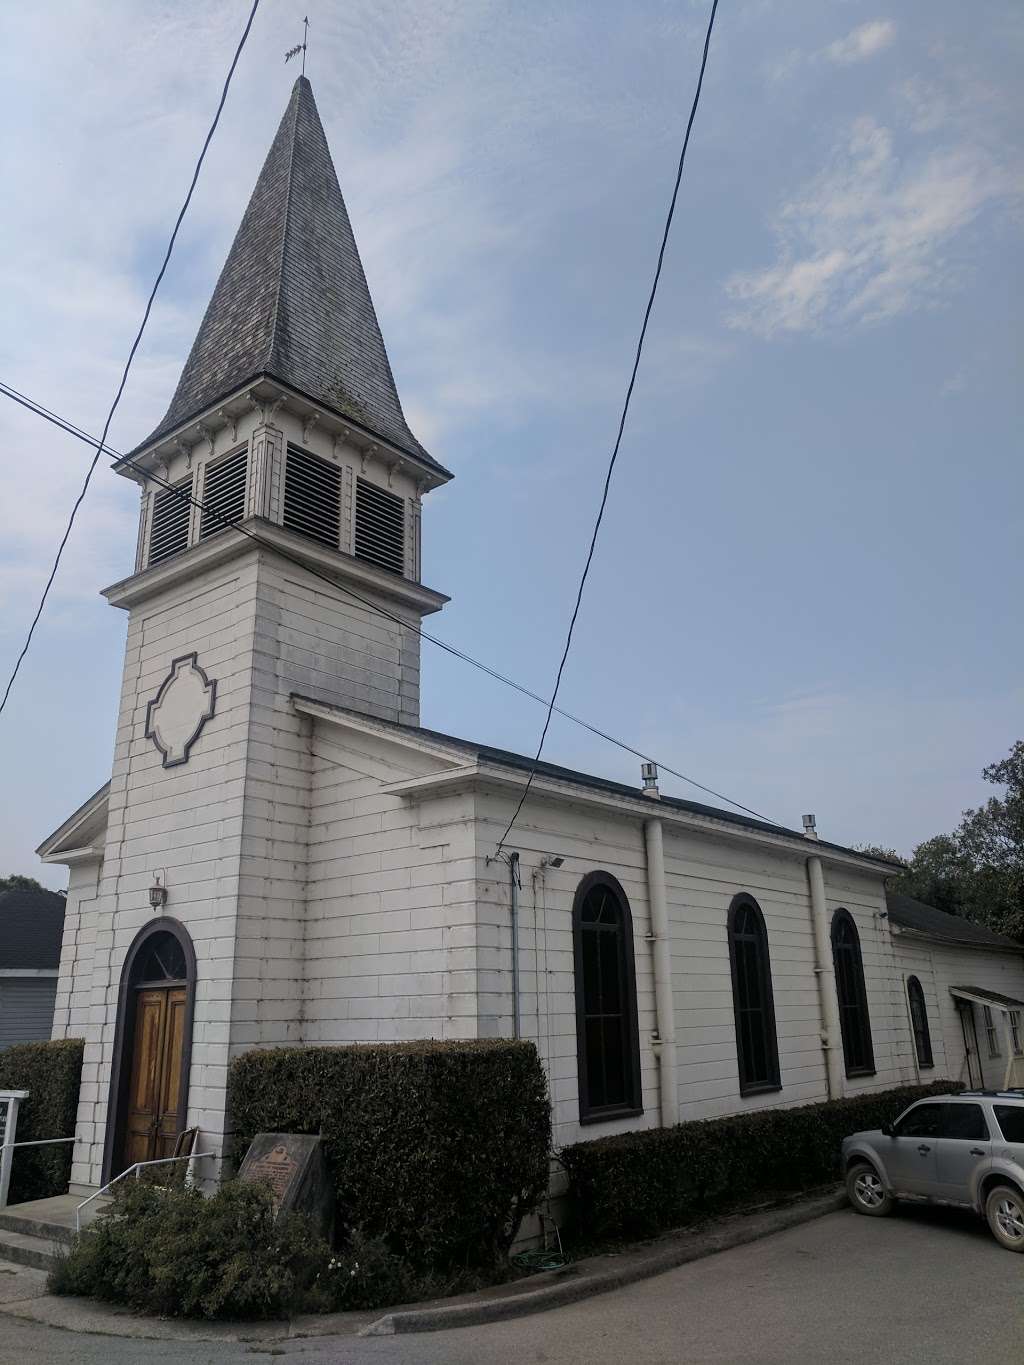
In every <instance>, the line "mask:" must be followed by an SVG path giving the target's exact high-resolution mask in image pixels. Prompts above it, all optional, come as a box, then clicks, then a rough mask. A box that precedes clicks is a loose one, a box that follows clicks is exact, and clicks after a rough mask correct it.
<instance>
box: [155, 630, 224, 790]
mask: <svg viewBox="0 0 1024 1365" xmlns="http://www.w3.org/2000/svg"><path fill="white" fill-rule="evenodd" d="M216 704H217V682H216V680H215V679H213V678H208V677H207V676H206V673H205V672H204V671H203V669H201V668H200V667H199V663H198V661H197V656H196V655H195V654H194V653H192V654H183V655H182V656H181V657H180V658H178V659H174V660H173V661H172V662H171V671H170V672H169V673H168V675H167V677H166V678H165V679H164V680H163V682H162V683H161V684H160V690H159V691H158V692H157V694H156V696H155V697H154V698H153V699H152V701H151V702H150V703H149V705H148V706H147V707H146V738H147V739H151V740H152V741H153V743H154V745H155V746H156V748H157V749H158V750H159V752H160V754H161V756H162V758H163V766H164V767H165V768H175V767H177V766H178V765H179V764H181V763H187V762H188V757H189V753H190V751H191V749H192V745H193V744H195V742H196V740H197V739H198V738H199V736H200V735H201V734H202V731H203V726H204V725H205V724H206V722H207V721H208V720H209V719H210V718H211V717H212V716H213V714H214V711H215V709H216Z"/></svg>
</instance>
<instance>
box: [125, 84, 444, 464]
mask: <svg viewBox="0 0 1024 1365" xmlns="http://www.w3.org/2000/svg"><path fill="white" fill-rule="evenodd" d="M260 375H266V376H268V377H270V378H271V379H276V380H277V381H278V382H279V383H281V384H286V385H287V386H288V387H289V388H293V389H297V390H298V391H299V392H300V393H301V394H304V395H306V396H307V397H309V398H311V399H313V400H314V401H315V402H317V403H320V404H322V405H323V406H324V407H327V408H330V409H333V410H334V411H335V412H338V413H340V414H341V415H342V416H344V417H349V418H351V419H353V420H354V421H355V422H357V423H358V424H359V425H360V426H362V427H365V428H367V429H368V430H369V431H371V432H372V433H373V434H375V435H377V436H382V437H383V438H384V439H385V440H386V441H390V442H392V443H393V444H394V445H396V446H399V447H401V448H402V449H403V450H406V451H408V452H409V453H411V454H413V455H415V456H417V457H418V458H419V459H421V460H423V461H425V462H426V463H427V464H429V465H430V466H431V467H432V468H434V469H437V470H440V471H442V472H445V473H446V472H447V471H444V470H443V468H442V466H441V465H439V464H437V462H436V461H435V460H433V459H431V457H430V456H429V455H428V454H427V452H426V451H425V450H424V449H423V447H422V446H421V445H420V443H419V442H418V441H417V440H416V438H415V436H413V434H412V432H411V431H410V430H409V427H408V424H407V423H406V420H405V415H404V414H403V412H402V405H401V403H400V402H399V399H398V391H397V389H396V388H395V380H394V376H393V375H392V373H391V365H390V363H389V361H388V355H387V351H386V350H385V349H384V339H383V337H382V336H381V333H380V326H379V325H378V322H377V315H376V313H375V312H374V308H373V302H372V300H371V298H370V291H369V289H368V288H367V284H366V276H365V275H364V274H363V267H362V263H361V262H360V260H359V252H358V250H357V249H356V243H355V238H354V236H353V235H352V225H351V223H350V222H349V218H348V212H347V210H346V208H345V201H344V199H343V198H342V195H341V188H340V186H339V184H338V177H337V175H336V173H335V170H334V163H333V162H332V161H331V154H330V151H329V149H328V146H327V138H326V137H325V135H324V130H323V125H322V124H321V122H320V115H319V114H318V113H317V108H316V102H315V100H314V99H313V90H312V87H311V86H310V84H309V81H308V80H307V79H306V77H305V76H300V77H299V79H298V80H297V81H296V82H295V85H294V87H293V89H292V95H291V99H290V100H289V102H288V108H287V109H286V110H285V114H284V118H283V119H282V120H281V125H280V127H279V128H278V130H277V135H276V137H275V138H274V141H273V144H272V146H271V148H270V151H269V153H268V154H267V159H266V161H265V162H264V163H263V169H262V171H261V172H260V177H259V180H257V182H256V188H255V189H254V190H253V193H252V198H251V199H250V200H249V207H248V208H247V209H246V211H245V216H244V217H243V219H242V224H241V227H240V228H239V229H238V233H237V235H236V236H235V240H234V243H233V244H232V247H231V251H230V253H229V254H228V258H227V261H226V262H225V264H224V269H223V270H222V271H221V272H220V279H219V280H218V281H217V287H216V288H215V289H214V291H213V297H212V298H211V300H210V303H209V307H208V308H207V310H206V315H205V317H204V318H203V321H202V325H201V326H200V328H199V333H198V335H197V336H196V339H195V341H194V343H193V345H192V350H191V351H190V353H189V357H188V360H187V361H186V362H185V368H184V370H183V371H182V375H181V378H180V379H179V380H178V387H177V389H176V390H175V393H174V397H173V399H172V400H171V406H170V407H169V408H168V410H167V415H166V417H165V418H164V420H163V421H162V422H161V423H160V425H159V426H158V427H157V429H156V430H155V431H154V432H153V434H152V435H151V436H150V437H149V439H148V440H147V441H145V442H144V443H143V445H144V446H147V445H151V444H152V443H153V442H155V441H157V440H159V439H160V438H161V437H162V436H165V435H167V434H168V433H169V432H170V431H172V430H173V429H174V428H175V427H177V426H180V425H181V424H182V423H184V422H187V421H189V420H191V419H192V418H194V417H196V416H198V415H199V413H200V412H202V411H203V410H204V409H205V408H208V407H210V406H211V405H212V404H214V403H216V402H218V401H219V400H220V399H224V398H227V397H228V396H229V395H230V394H231V393H233V392H235V391H236V390H237V389H239V388H240V387H242V386H243V385H244V384H246V383H248V382H249V381H250V380H253V379H256V378H258V377H259V376H260ZM142 448H143V447H142V446H140V447H139V449H142Z"/></svg>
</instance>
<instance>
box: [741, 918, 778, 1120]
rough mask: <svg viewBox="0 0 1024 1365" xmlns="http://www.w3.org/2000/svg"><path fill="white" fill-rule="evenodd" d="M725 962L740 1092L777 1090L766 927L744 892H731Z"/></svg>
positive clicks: (776, 1056) (776, 1060)
mask: <svg viewBox="0 0 1024 1365" xmlns="http://www.w3.org/2000/svg"><path fill="white" fill-rule="evenodd" d="M729 965H730V967H731V969H732V1006H733V1013H734V1015H735V1018H736V1056H737V1061H738V1063H739V1073H740V1094H741V1095H750V1094H756V1093H757V1092H759V1091H763V1090H779V1089H781V1084H780V1081H779V1044H778V1038H777V1036H776V1033H775V1006H774V1003H773V1001H772V971H771V963H770V961H769V957H768V932H767V930H766V929H765V924H764V916H763V915H762V914H761V907H760V906H759V905H758V903H757V901H755V900H754V898H753V897H752V896H748V895H746V894H742V895H739V896H736V897H735V898H734V900H733V902H732V904H731V905H730V907H729Z"/></svg>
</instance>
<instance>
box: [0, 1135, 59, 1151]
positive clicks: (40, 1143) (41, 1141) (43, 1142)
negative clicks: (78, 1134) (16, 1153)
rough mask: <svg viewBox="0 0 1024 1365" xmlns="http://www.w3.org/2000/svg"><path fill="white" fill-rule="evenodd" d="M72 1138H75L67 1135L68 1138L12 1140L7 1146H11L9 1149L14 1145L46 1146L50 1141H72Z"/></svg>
mask: <svg viewBox="0 0 1024 1365" xmlns="http://www.w3.org/2000/svg"><path fill="white" fill-rule="evenodd" d="M74 1140H75V1139H74V1138H73V1137H69V1138H33V1139H32V1140H31V1141H26V1142H12V1143H9V1144H8V1145H9V1146H10V1147H11V1149H12V1150H13V1149H14V1148H15V1147H46V1146H48V1145H49V1144H50V1143H51V1142H74Z"/></svg>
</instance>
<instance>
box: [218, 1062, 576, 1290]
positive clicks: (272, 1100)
mask: <svg viewBox="0 0 1024 1365" xmlns="http://www.w3.org/2000/svg"><path fill="white" fill-rule="evenodd" d="M228 1095H229V1106H230V1113H231V1116H232V1120H233V1123H234V1128H235V1135H234V1155H235V1158H236V1160H240V1159H241V1157H242V1156H243V1155H244V1153H245V1151H246V1149H247V1147H248V1146H249V1143H250V1142H251V1141H252V1139H253V1137H255V1135H256V1134H257V1133H258V1132H290V1133H312V1134H317V1133H319V1134H320V1135H321V1136H322V1138H323V1142H324V1149H325V1152H326V1155H327V1158H328V1162H329V1164H330V1168H331V1171H332V1177H333V1180H334V1185H335V1191H336V1195H337V1206H338V1213H339V1217H340V1219H341V1220H342V1221H343V1224H344V1228H343V1231H344V1232H346V1233H348V1232H350V1231H351V1229H353V1228H360V1229H362V1232H363V1233H364V1234H365V1236H366V1237H367V1238H370V1239H374V1238H381V1237H383V1238H385V1239H386V1240H387V1244H388V1246H389V1247H390V1249H391V1251H392V1252H394V1253H396V1254H398V1255H399V1256H401V1257H402V1259H403V1260H405V1261H407V1262H409V1263H410V1264H411V1265H413V1266H415V1267H416V1269H417V1270H418V1271H419V1270H429V1269H433V1268H437V1269H440V1270H444V1269H446V1268H448V1267H452V1266H463V1267H466V1266H485V1267H491V1266H494V1265H495V1264H497V1263H499V1262H500V1261H501V1259H502V1258H503V1257H504V1255H505V1254H506V1253H507V1251H508V1248H509V1246H510V1245H511V1243H512V1241H513V1239H514V1237H515V1234H516V1232H517V1230H518V1228H519V1224H520V1222H521V1221H522V1219H523V1217H524V1215H525V1214H526V1213H528V1212H529V1211H530V1210H531V1209H532V1208H533V1207H534V1206H535V1205H536V1204H537V1202H538V1201H539V1200H540V1198H541V1196H542V1195H543V1194H544V1191H545V1190H546V1188H547V1180H548V1150H549V1146H550V1140H551V1119H550V1108H549V1105H548V1098H547V1084H546V1081H545V1078H544V1072H543V1069H542V1067H541V1064H540V1059H539V1058H538V1056H537V1052H536V1049H535V1048H534V1047H533V1045H532V1044H531V1043H522V1042H510V1041H507V1040H503V1039H494V1040H485V1041H467V1042H422V1043H394V1044H381V1045H360V1046H353V1047H304V1048H276V1049H272V1050H269V1051H253V1052H248V1053H245V1054H244V1055H243V1056H241V1057H238V1058H237V1059H236V1060H235V1061H234V1062H233V1063H232V1066H231V1070H230V1075H229V1081H228Z"/></svg>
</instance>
